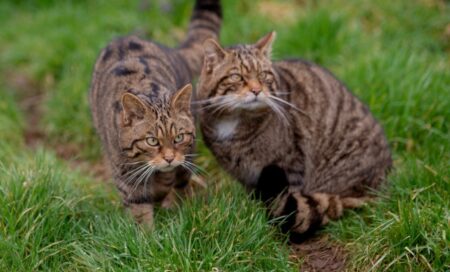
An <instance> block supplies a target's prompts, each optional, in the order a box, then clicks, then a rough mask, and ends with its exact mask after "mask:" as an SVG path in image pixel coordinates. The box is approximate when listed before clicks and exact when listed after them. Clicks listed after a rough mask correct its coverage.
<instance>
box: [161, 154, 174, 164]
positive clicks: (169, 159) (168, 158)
mask: <svg viewBox="0 0 450 272" xmlns="http://www.w3.org/2000/svg"><path fill="white" fill-rule="evenodd" d="M174 159H175V157H174V156H165V157H164V160H166V162H168V163H169V164H170V163H171V162H172V161H173V160H174Z"/></svg>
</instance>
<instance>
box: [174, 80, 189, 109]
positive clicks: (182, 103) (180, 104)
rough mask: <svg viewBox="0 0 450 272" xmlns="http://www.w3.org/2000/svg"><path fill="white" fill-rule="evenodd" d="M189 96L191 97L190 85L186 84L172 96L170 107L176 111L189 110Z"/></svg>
mask: <svg viewBox="0 0 450 272" xmlns="http://www.w3.org/2000/svg"><path fill="white" fill-rule="evenodd" d="M191 98H192V85H191V84H187V85H186V86H184V87H183V88H181V89H179V90H178V91H177V92H176V93H175V95H174V96H173V97H172V109H174V110H175V111H176V112H177V113H187V114H190V112H191Z"/></svg>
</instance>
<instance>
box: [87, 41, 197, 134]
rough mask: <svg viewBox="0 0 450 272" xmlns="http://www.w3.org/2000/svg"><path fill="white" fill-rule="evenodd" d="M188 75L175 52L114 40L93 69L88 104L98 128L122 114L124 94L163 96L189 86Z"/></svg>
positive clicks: (152, 45)
mask: <svg viewBox="0 0 450 272" xmlns="http://www.w3.org/2000/svg"><path fill="white" fill-rule="evenodd" d="M189 76H190V73H189V69H188V67H187V64H185V63H184V62H183V59H182V58H180V57H179V55H178V52H176V50H174V49H171V48H168V47H165V46H163V45H160V44H158V43H156V42H153V41H149V40H143V39H140V38H138V37H136V36H127V37H122V38H118V39H115V40H113V41H111V42H110V43H109V44H108V45H107V46H106V47H105V48H104V49H103V50H102V51H101V53H100V55H99V57H98V58H97V61H96V64H95V67H94V73H93V79H92V83H91V89H90V95H89V102H90V107H91V110H92V112H93V121H94V124H95V126H96V127H97V128H99V126H98V124H99V123H105V122H110V121H111V120H110V119H111V117H112V115H113V114H114V113H115V112H118V111H120V103H119V101H120V98H121V96H122V95H123V94H124V93H125V92H132V93H135V94H143V95H146V96H149V97H152V96H153V97H154V96H164V95H165V93H164V92H167V91H168V90H172V91H175V90H176V89H177V87H179V86H181V85H183V84H186V83H188V82H189ZM162 86H163V87H164V88H163V87H162Z"/></svg>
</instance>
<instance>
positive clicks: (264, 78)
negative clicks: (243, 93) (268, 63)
mask: <svg viewBox="0 0 450 272" xmlns="http://www.w3.org/2000/svg"><path fill="white" fill-rule="evenodd" d="M258 77H259V80H260V81H263V82H267V83H271V82H273V77H272V75H271V74H270V73H268V72H261V73H259V75H258Z"/></svg>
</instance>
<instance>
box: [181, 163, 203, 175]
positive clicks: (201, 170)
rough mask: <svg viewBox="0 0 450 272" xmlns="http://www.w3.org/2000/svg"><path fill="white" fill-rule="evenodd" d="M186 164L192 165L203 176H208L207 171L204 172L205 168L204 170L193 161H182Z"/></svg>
mask: <svg viewBox="0 0 450 272" xmlns="http://www.w3.org/2000/svg"><path fill="white" fill-rule="evenodd" d="M184 162H185V163H186V164H187V165H189V166H191V167H193V168H194V169H195V170H197V171H199V172H200V173H202V174H204V175H205V176H209V173H208V172H206V170H204V169H203V168H201V167H200V166H198V165H196V164H195V163H193V162H190V161H184Z"/></svg>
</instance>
